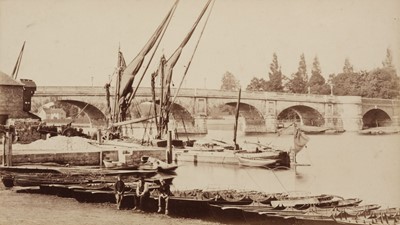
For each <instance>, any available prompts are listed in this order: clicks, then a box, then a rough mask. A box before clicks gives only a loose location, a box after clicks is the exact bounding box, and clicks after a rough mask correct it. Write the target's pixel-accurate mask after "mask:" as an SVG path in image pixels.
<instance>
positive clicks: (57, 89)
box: [35, 86, 337, 102]
mask: <svg viewBox="0 0 400 225" xmlns="http://www.w3.org/2000/svg"><path fill="white" fill-rule="evenodd" d="M176 91H177V89H176V88H172V89H171V93H172V95H174V94H175V93H176ZM114 92H115V89H114V88H113V87H111V88H110V94H111V96H113V95H114ZM159 92H160V89H159V88H156V93H159ZM237 93H238V92H237V91H222V90H217V89H197V88H194V89H193V88H182V89H181V90H180V91H179V95H178V96H179V97H195V98H223V99H236V98H237V95H238V94H237ZM51 95H56V96H105V89H104V87H99V86H94V87H91V86H78V87H77V86H39V87H37V91H36V93H35V96H51ZM136 95H137V96H141V97H143V96H151V88H150V87H141V88H139V89H138V91H137V93H136ZM242 99H256V100H285V101H304V102H310V101H311V102H335V101H337V96H330V95H311V94H294V93H281V92H250V91H244V92H242Z"/></svg>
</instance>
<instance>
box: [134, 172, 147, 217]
mask: <svg viewBox="0 0 400 225" xmlns="http://www.w3.org/2000/svg"><path fill="white" fill-rule="evenodd" d="M149 196H150V192H149V186H148V183H146V182H145V180H144V177H141V178H140V180H139V182H138V184H137V186H136V196H135V208H133V210H136V209H139V210H143V209H144V203H145V201H146V199H147V198H149Z"/></svg>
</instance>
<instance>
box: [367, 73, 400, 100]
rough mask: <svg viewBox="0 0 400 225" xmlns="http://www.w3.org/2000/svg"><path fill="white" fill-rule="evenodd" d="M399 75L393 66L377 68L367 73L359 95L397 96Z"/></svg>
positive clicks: (370, 96)
mask: <svg viewBox="0 0 400 225" xmlns="http://www.w3.org/2000/svg"><path fill="white" fill-rule="evenodd" d="M399 88H400V83H399V77H398V76H397V75H396V72H395V70H394V68H388V67H386V68H378V69H375V70H373V71H371V72H369V73H368V76H367V77H366V79H365V81H364V82H363V86H362V91H361V96H363V97H368V98H386V99H392V98H396V97H397V96H399V90H400V89H399Z"/></svg>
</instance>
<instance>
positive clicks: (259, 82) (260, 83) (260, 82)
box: [246, 77, 268, 91]
mask: <svg viewBox="0 0 400 225" xmlns="http://www.w3.org/2000/svg"><path fill="white" fill-rule="evenodd" d="M267 82H268V81H266V80H264V79H263V78H257V77H253V79H251V81H250V84H249V85H247V88H246V90H248V91H267Z"/></svg>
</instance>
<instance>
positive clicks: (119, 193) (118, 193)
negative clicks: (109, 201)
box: [114, 175, 125, 209]
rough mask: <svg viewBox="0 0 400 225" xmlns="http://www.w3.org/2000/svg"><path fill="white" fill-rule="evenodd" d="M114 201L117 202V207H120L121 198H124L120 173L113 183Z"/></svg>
mask: <svg viewBox="0 0 400 225" xmlns="http://www.w3.org/2000/svg"><path fill="white" fill-rule="evenodd" d="M114 192H115V201H116V202H117V209H121V203H122V199H123V198H124V192H125V183H124V182H123V181H122V179H121V175H118V177H117V182H115V184H114Z"/></svg>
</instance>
